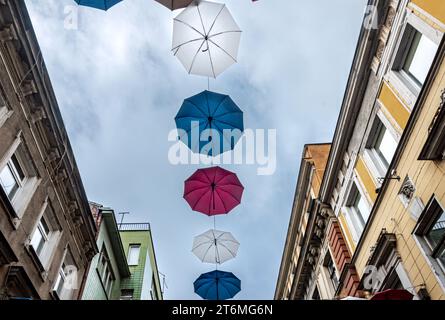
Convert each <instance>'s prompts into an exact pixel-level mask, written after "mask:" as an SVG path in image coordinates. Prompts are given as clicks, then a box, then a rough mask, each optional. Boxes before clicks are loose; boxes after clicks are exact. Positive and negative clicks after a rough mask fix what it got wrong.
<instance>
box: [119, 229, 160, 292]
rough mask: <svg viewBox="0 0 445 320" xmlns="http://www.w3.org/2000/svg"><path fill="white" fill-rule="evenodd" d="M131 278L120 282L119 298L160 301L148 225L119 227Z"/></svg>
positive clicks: (158, 281)
mask: <svg viewBox="0 0 445 320" xmlns="http://www.w3.org/2000/svg"><path fill="white" fill-rule="evenodd" d="M119 230H120V235H121V239H122V244H123V247H124V251H125V255H126V257H127V263H128V265H129V268H130V272H131V276H130V277H129V278H126V279H123V280H122V281H121V286H120V287H121V296H122V297H123V298H124V299H125V298H126V299H130V298H131V297H132V299H134V300H162V299H163V297H162V289H161V283H160V279H159V271H158V267H157V262H156V255H155V250H154V245H153V238H152V234H151V228H150V224H149V223H123V224H121V225H120V227H119Z"/></svg>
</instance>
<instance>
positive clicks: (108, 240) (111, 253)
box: [81, 203, 131, 300]
mask: <svg viewBox="0 0 445 320" xmlns="http://www.w3.org/2000/svg"><path fill="white" fill-rule="evenodd" d="M90 206H91V212H92V214H93V217H94V219H95V221H96V224H97V230H98V232H97V240H96V244H97V247H98V248H99V253H98V254H96V255H95V256H94V258H93V260H92V261H91V265H90V268H89V271H88V273H86V277H85V279H84V283H83V288H82V289H81V292H82V294H81V299H82V300H119V299H120V297H121V290H120V288H121V282H122V280H123V279H125V278H128V277H130V276H131V273H130V268H129V267H128V263H127V257H126V255H125V252H124V247H123V244H122V240H121V237H120V234H119V228H118V225H117V222H116V218H115V214H114V210H113V209H111V208H106V207H103V206H102V205H99V204H96V203H90Z"/></svg>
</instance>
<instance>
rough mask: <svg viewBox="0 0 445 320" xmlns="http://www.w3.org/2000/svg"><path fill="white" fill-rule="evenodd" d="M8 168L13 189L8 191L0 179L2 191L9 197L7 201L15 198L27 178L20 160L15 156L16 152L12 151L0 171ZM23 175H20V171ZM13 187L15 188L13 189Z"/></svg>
mask: <svg viewBox="0 0 445 320" xmlns="http://www.w3.org/2000/svg"><path fill="white" fill-rule="evenodd" d="M6 168H8V170H9V172H10V174H11V175H12V178H13V179H14V181H15V186H14V187H13V189H12V190H11V191H10V192H9V193H8V192H7V191H6V189H5V187H4V186H3V183H2V182H1V180H0V185H1V187H2V188H3V191H4V192H5V193H6V195H7V196H8V198H9V201H11V202H13V201H14V199H15V198H16V196H17V194H19V191H20V190H21V189H23V187H24V185H25V183H26V180H27V177H28V176H27V173H26V170H25V169H24V168H23V165H22V163H21V162H20V160H19V158H18V157H17V155H16V153H15V152H14V153H13V154H12V155H11V157H10V158H9V160H8V162H7V163H6V165H5V166H4V167H3V168H2V169H1V170H0V172H2V173H3V171H4V170H5V169H6ZM19 171H21V173H22V175H23V178H21V177H20V172H19ZM14 188H15V189H14ZM11 193H12V195H11Z"/></svg>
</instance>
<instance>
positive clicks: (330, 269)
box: [324, 252, 339, 290]
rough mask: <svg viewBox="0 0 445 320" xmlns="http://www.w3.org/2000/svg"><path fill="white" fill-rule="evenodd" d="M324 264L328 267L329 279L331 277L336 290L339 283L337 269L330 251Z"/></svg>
mask: <svg viewBox="0 0 445 320" xmlns="http://www.w3.org/2000/svg"><path fill="white" fill-rule="evenodd" d="M324 266H325V268H326V271H327V275H328V276H329V279H331V283H332V286H333V287H334V290H336V289H337V287H338V284H339V282H338V277H337V270H336V269H335V265H334V261H333V260H332V257H331V254H330V253H329V252H328V253H327V254H326V258H325V262H324Z"/></svg>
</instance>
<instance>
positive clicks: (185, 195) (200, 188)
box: [184, 186, 209, 197]
mask: <svg viewBox="0 0 445 320" xmlns="http://www.w3.org/2000/svg"><path fill="white" fill-rule="evenodd" d="M208 187H209V186H205V187H199V188H196V189H193V190H192V191H190V192H187V193H186V194H184V197H187V196H188V195H189V194H191V193H193V192H195V191H198V190H202V189H205V188H208Z"/></svg>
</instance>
